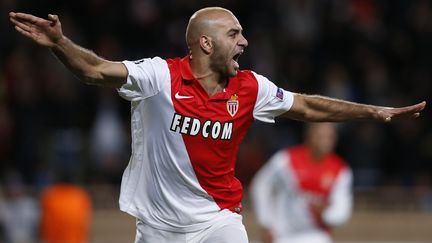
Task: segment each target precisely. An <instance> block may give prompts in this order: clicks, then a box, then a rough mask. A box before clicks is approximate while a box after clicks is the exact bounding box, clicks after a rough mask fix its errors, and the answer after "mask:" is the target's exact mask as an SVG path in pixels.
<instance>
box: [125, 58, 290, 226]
mask: <svg viewBox="0 0 432 243" xmlns="http://www.w3.org/2000/svg"><path fill="white" fill-rule="evenodd" d="M123 63H124V64H125V65H126V67H127V69H128V78H127V82H126V83H125V84H124V85H123V86H122V87H121V88H120V89H119V90H118V92H119V94H120V95H121V96H122V97H123V98H125V99H127V100H129V101H131V107H132V108H131V110H132V111H131V113H132V114H131V116H132V117H131V130H132V131H131V133H132V156H131V159H130V162H129V165H128V166H127V168H126V170H125V171H124V174H123V179H122V185H121V194H120V208H121V210H123V211H126V212H128V213H130V214H132V215H133V216H135V217H138V218H140V219H141V220H143V221H144V222H145V223H148V224H150V225H151V226H153V227H155V228H159V229H164V230H170V231H183V232H185V231H193V230H197V229H201V228H204V227H206V226H208V225H209V224H211V219H212V218H215V216H217V215H218V214H228V213H231V212H229V211H228V210H230V211H232V212H240V211H241V203H240V202H241V198H242V193H243V192H242V187H241V184H240V182H239V181H238V180H237V179H236V178H235V177H234V168H235V159H236V154H237V150H238V147H239V144H240V142H241V141H242V139H243V138H244V136H245V134H246V131H247V129H248V128H249V127H250V125H251V123H252V122H253V120H254V119H258V120H261V121H264V122H274V117H275V116H278V115H280V114H282V113H284V112H286V111H288V110H289V109H290V108H291V106H292V103H293V95H292V93H290V92H287V91H284V90H282V89H280V88H277V87H276V86H275V85H274V84H273V83H271V82H270V81H269V80H268V79H266V78H265V77H263V76H260V75H257V74H255V73H253V72H251V71H239V72H238V74H237V75H236V76H235V77H232V78H230V79H229V82H228V84H227V86H226V87H225V89H224V90H223V92H220V93H218V94H216V95H214V96H211V97H209V96H208V95H207V93H206V92H205V91H204V89H203V88H202V87H201V85H200V84H199V82H198V81H197V80H196V79H195V78H194V77H193V74H192V71H191V69H190V64H189V56H186V57H185V58H183V59H180V58H175V59H168V60H163V59H161V58H158V57H156V58H153V59H143V60H139V61H135V62H129V61H125V62H123ZM224 209H226V210H224Z"/></svg>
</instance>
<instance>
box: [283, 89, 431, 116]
mask: <svg viewBox="0 0 432 243" xmlns="http://www.w3.org/2000/svg"><path fill="white" fill-rule="evenodd" d="M425 106H426V102H425V101H423V102H421V103H418V104H415V105H412V106H406V107H399V108H393V107H383V106H373V105H365V104H358V103H354V102H349V101H344V100H338V99H332V98H329V97H325V96H319V95H304V94H295V95H294V103H293V106H292V107H291V109H290V110H289V111H287V112H286V113H284V114H282V115H281V116H282V117H286V118H291V119H295V120H301V121H309V122H341V121H352V120H376V121H382V122H390V121H391V120H392V119H395V118H401V117H413V118H416V117H418V116H420V112H421V111H422V110H423V109H424V108H425Z"/></svg>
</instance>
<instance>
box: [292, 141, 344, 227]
mask: <svg viewBox="0 0 432 243" xmlns="http://www.w3.org/2000/svg"><path fill="white" fill-rule="evenodd" d="M287 153H289V157H290V159H291V165H290V167H291V168H292V170H293V172H294V175H295V177H296V179H297V183H298V186H299V189H300V190H301V192H302V194H303V195H304V196H305V197H308V200H319V201H321V202H323V203H325V202H327V201H328V197H329V195H330V192H331V189H332V188H333V185H334V183H335V180H336V178H337V176H338V175H339V173H340V172H341V171H342V169H344V168H345V167H346V165H345V163H344V161H343V160H342V159H341V158H340V157H339V156H337V155H336V154H334V153H331V154H328V155H327V156H325V157H324V158H323V159H322V160H321V161H314V160H313V158H312V156H311V153H310V150H309V149H308V148H307V147H306V146H303V145H299V146H296V147H294V148H291V149H288V150H287ZM313 216H314V217H315V221H316V223H317V225H318V226H319V227H321V228H322V229H324V230H326V231H328V230H329V228H328V227H327V226H326V225H325V224H324V223H323V222H322V220H321V217H320V216H318V215H313Z"/></svg>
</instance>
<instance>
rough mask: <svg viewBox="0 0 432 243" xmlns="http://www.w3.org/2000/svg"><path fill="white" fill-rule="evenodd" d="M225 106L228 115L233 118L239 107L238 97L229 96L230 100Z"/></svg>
mask: <svg viewBox="0 0 432 243" xmlns="http://www.w3.org/2000/svg"><path fill="white" fill-rule="evenodd" d="M226 106H227V111H228V113H229V114H230V115H231V116H232V117H234V116H235V114H236V113H237V111H238V107H239V101H238V96H237V94H234V95H231V99H229V100H228V101H227V104H226Z"/></svg>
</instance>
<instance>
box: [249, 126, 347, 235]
mask: <svg viewBox="0 0 432 243" xmlns="http://www.w3.org/2000/svg"><path fill="white" fill-rule="evenodd" d="M336 140H337V131H336V127H335V124H334V123H311V124H310V125H308V127H307V130H306V133H305V141H304V144H301V145H297V146H294V147H292V148H286V149H282V150H280V151H279V152H277V153H276V154H275V155H273V156H272V157H271V158H270V160H269V161H267V163H266V164H265V165H264V166H263V167H262V168H261V169H260V170H259V171H258V172H257V174H256V175H255V176H254V179H253V180H252V184H251V188H250V189H251V190H250V193H251V199H252V202H253V206H254V212H255V215H256V217H257V219H258V223H259V224H260V226H261V227H262V228H263V230H262V232H263V234H262V236H263V240H264V242H277V243H288V242H289V243H303V242H309V243H331V242H332V238H331V229H332V228H333V227H335V226H338V225H341V224H343V223H345V222H346V221H347V220H348V218H349V216H350V215H351V211H352V188H351V186H352V172H351V169H350V168H349V167H348V166H347V164H346V163H345V162H344V160H343V159H342V158H340V157H339V156H338V155H336V154H335V153H334V152H333V150H334V147H335V145H336Z"/></svg>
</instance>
